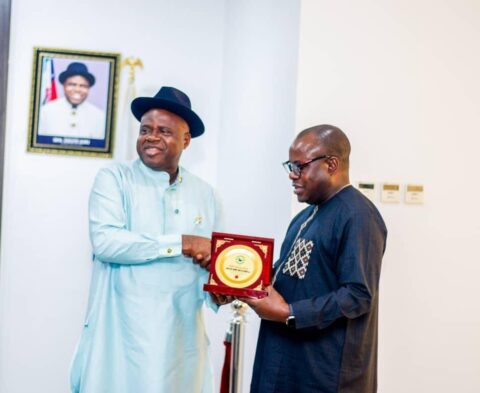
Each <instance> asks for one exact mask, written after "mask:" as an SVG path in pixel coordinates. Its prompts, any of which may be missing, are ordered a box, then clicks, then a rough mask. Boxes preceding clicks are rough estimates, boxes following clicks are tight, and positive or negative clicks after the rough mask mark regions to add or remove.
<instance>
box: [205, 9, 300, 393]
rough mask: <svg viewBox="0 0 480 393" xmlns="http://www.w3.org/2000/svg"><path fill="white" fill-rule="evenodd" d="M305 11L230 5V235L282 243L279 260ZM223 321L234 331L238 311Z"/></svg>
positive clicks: (226, 120)
mask: <svg viewBox="0 0 480 393" xmlns="http://www.w3.org/2000/svg"><path fill="white" fill-rule="evenodd" d="M299 8H300V7H299V2H298V1H291V0H262V1H258V0H243V1H237V0H230V1H229V2H228V7H227V10H226V11H227V12H226V17H225V43H226V45H225V57H224V85H223V95H222V122H221V131H220V134H219V144H218V147H219V150H218V188H219V191H220V194H221V196H222V199H223V205H224V210H225V230H227V231H228V232H231V233H240V234H249V235H255V236H261V237H270V238H275V246H274V249H275V250H274V253H275V255H278V254H279V250H280V244H281V240H282V239H283V236H284V233H285V231H286V227H287V225H288V222H289V220H290V214H289V212H290V194H291V191H290V186H289V184H290V181H289V180H288V177H287V175H286V173H285V172H284V170H283V168H282V166H281V162H283V161H285V160H286V159H287V155H288V146H289V144H290V142H291V139H292V133H293V129H294V125H295V95H296V74H297V58H298V31H299V25H298V23H299V16H300V15H299V14H300V9H299ZM219 317H220V318H222V317H223V319H224V320H225V323H224V324H223V325H224V326H227V321H228V320H229V317H230V310H229V309H225V310H222V311H221V312H220V315H219ZM246 318H247V325H246V327H245V333H246V334H245V351H244V378H243V381H244V383H243V391H244V392H248V391H250V380H251V371H252V366H253V359H254V355H255V348H256V341H257V333H258V326H259V319H258V317H257V316H256V314H254V313H253V312H251V311H249V312H248V313H247V315H246ZM224 331H225V328H223V331H222V334H223V332H224ZM211 337H214V336H212V335H211ZM214 344H216V345H217V347H218V346H219V345H221V343H220V342H218V341H217V342H216V343H214ZM219 351H220V349H218V350H215V347H214V348H213V352H214V353H218V352H219Z"/></svg>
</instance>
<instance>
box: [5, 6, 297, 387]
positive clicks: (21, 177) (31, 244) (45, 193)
mask: <svg viewBox="0 0 480 393" xmlns="http://www.w3.org/2000/svg"><path fill="white" fill-rule="evenodd" d="M52 20H54V21H55V23H51V22H50V21H52ZM298 22H299V2H298V1H293V2H292V1H290V0H281V1H279V0H276V1H275V0H263V1H261V2H259V1H253V0H248V1H242V2H238V1H234V0H230V1H227V2H224V1H220V0H203V1H201V2H198V1H195V0H180V1H179V0H177V1H175V2H171V1H166V0H155V1H154V0H151V1H148V0H141V1H139V2H136V3H135V4H132V3H131V2H127V1H113V0H104V1H101V2H99V1H93V0H85V1H83V2H81V3H79V2H76V1H75V2H74V1H71V0H67V1H63V2H58V1H55V0H45V1H42V2H40V3H38V2H35V1H33V0H14V1H13V15H12V34H11V45H10V47H11V56H10V75H9V81H8V83H9V91H8V101H7V102H8V108H7V136H6V137H7V144H6V162H5V182H4V201H3V221H2V235H3V237H2V243H1V251H2V253H1V260H0V269H1V270H0V392H1V393H24V392H31V391H37V392H51V393H57V392H58V393H61V392H66V391H67V386H68V368H69V363H70V360H71V357H72V354H73V350H74V346H75V344H76V341H77V339H78V338H79V335H80V331H81V328H82V321H83V317H84V312H85V307H86V301H87V293H88V286H89V280H90V268H91V266H90V263H89V260H90V244H89V240H88V233H87V232H88V228H87V225H88V224H87V199H88V193H89V190H90V187H91V183H92V181H93V177H94V176H95V174H96V172H97V171H98V169H99V168H100V167H103V166H105V165H107V164H109V163H110V162H111V160H107V159H95V158H84V157H65V156H52V155H40V154H29V153H26V143H27V140H26V138H27V127H28V111H29V99H30V81H31V77H30V75H31V72H32V69H31V67H32V47H34V46H43V47H59V48H74V49H86V50H97V51H115V52H121V53H122V55H123V56H124V57H126V56H129V55H133V56H136V57H139V58H141V59H142V60H143V62H144V65H145V69H144V70H143V71H137V89H138V93H139V94H140V95H152V94H154V93H155V92H156V91H157V90H158V88H159V87H160V86H161V85H164V84H165V85H173V86H176V87H179V88H181V89H184V90H185V91H187V92H188V94H189V95H190V98H191V99H192V102H193V106H194V109H195V110H196V111H197V113H199V114H200V116H201V117H202V118H203V120H204V122H205V124H206V125H207V131H206V134H205V135H204V136H202V137H201V138H199V139H198V140H197V139H195V140H193V141H192V144H191V145H190V147H189V149H188V150H187V151H186V153H185V155H184V157H183V158H182V162H183V164H184V165H185V166H186V167H188V168H189V169H190V170H192V171H193V172H195V173H197V174H198V175H200V176H201V177H203V178H204V179H206V180H208V181H210V182H211V183H213V184H214V185H217V186H218V188H219V191H220V193H221V195H222V198H223V203H224V207H225V213H226V217H225V218H226V219H225V228H224V229H225V230H226V231H230V232H239V233H248V234H252V235H258V236H267V237H275V239H276V241H277V244H276V254H278V249H279V246H280V241H281V239H282V237H283V232H284V231H285V228H286V225H287V223H288V220H289V204H290V196H289V194H290V190H289V187H288V179H287V177H286V175H284V173H283V172H282V171H283V170H282V168H281V166H280V162H281V161H283V160H284V159H285V157H286V155H287V147H288V144H289V143H290V139H291V136H292V130H293V127H294V121H295V120H294V111H295V82H296V64H297V51H298ZM124 81H125V75H123V78H122V82H124ZM120 87H121V89H120V90H121V91H120V93H121V94H120V95H121V97H120V101H119V110H122V109H123V107H124V103H123V94H124V91H123V88H124V87H125V85H124V84H122V85H121V86H120ZM123 119H124V116H123V114H122V113H119V115H118V123H119V124H118V127H117V131H118V135H117V138H116V141H115V146H116V154H115V157H114V159H115V160H122V159H123V158H124V156H125V141H124V139H125V138H126V135H125V134H121V132H123V131H125V129H124V127H122V125H123V123H122V122H123ZM207 312H208V311H207ZM230 315H231V313H230V311H229V309H228V308H225V309H224V310H221V311H220V312H219V314H218V315H214V314H213V313H211V312H208V314H207V318H206V319H207V328H208V330H209V335H210V339H211V342H212V358H213V362H214V369H215V372H216V373H217V382H218V377H219V374H220V370H221V366H222V363H223V355H224V350H223V344H222V342H223V338H224V334H225V329H226V328H227V325H228V321H229V319H230ZM248 321H249V322H248V325H247V336H246V346H245V366H244V367H245V375H244V381H245V382H244V389H243V390H244V392H247V391H248V390H249V383H250V375H251V367H252V361H253V355H254V350H255V342H256V331H257V327H258V320H257V318H256V316H255V315H251V314H250V315H249V316H248Z"/></svg>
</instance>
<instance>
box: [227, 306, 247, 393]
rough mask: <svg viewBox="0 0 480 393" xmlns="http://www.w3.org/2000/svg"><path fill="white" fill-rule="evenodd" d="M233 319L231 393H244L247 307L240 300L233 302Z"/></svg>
mask: <svg viewBox="0 0 480 393" xmlns="http://www.w3.org/2000/svg"><path fill="white" fill-rule="evenodd" d="M232 309H233V317H232V321H231V323H230V330H231V332H232V357H231V363H230V384H229V391H230V393H241V392H242V371H243V370H242V369H243V337H244V326H245V316H244V314H245V311H246V310H247V305H246V304H245V303H243V302H241V301H240V300H234V301H233V302H232Z"/></svg>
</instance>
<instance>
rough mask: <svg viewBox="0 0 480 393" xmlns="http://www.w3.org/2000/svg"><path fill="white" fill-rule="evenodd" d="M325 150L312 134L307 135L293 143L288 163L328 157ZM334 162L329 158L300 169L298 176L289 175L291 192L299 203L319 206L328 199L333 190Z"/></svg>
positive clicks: (299, 162) (332, 158)
mask: <svg viewBox="0 0 480 393" xmlns="http://www.w3.org/2000/svg"><path fill="white" fill-rule="evenodd" d="M326 150H327V149H326V147H325V146H323V144H322V143H321V142H319V140H318V138H317V137H316V136H315V135H314V134H313V133H307V134H305V135H302V136H299V137H298V138H297V139H295V140H294V141H293V144H292V146H291V147H290V151H289V161H290V162H295V163H297V164H301V163H304V162H306V161H309V160H311V159H313V158H315V157H320V156H323V155H329V152H328V151H326ZM335 160H336V159H335V157H331V158H327V159H322V160H316V161H313V162H311V163H310V164H309V165H307V166H306V167H305V168H303V169H302V171H301V173H300V176H296V175H295V174H294V173H293V172H292V173H290V175H289V177H290V179H291V180H292V185H293V188H294V190H293V192H294V194H295V195H296V196H297V199H298V201H299V202H306V203H309V204H320V203H322V202H324V201H326V200H327V199H328V198H329V197H330V195H331V194H332V190H333V188H334V186H333V182H332V176H333V174H334V173H335V169H336V165H335V164H336V163H335V162H334V161H335Z"/></svg>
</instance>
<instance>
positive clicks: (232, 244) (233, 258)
mask: <svg viewBox="0 0 480 393" xmlns="http://www.w3.org/2000/svg"><path fill="white" fill-rule="evenodd" d="M272 255H273V239H270V238H264V237H255V236H245V235H236V234H232V233H221V232H212V259H211V261H210V275H209V278H208V283H206V284H204V285H203V290H204V291H207V292H211V293H217V294H221V295H232V296H239V297H241V296H245V297H254V298H257V299H261V298H263V297H265V296H267V291H266V287H267V286H268V285H269V284H270V279H271V268H272Z"/></svg>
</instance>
